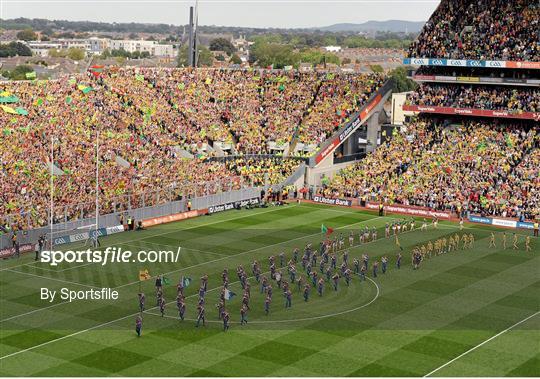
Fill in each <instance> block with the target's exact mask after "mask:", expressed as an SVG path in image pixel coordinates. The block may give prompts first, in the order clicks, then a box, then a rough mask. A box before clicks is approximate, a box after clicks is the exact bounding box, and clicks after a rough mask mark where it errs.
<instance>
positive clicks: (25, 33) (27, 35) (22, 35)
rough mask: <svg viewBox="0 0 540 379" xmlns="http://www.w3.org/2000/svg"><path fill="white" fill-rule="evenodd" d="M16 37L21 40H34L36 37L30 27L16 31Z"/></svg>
mask: <svg viewBox="0 0 540 379" xmlns="http://www.w3.org/2000/svg"><path fill="white" fill-rule="evenodd" d="M17 38H18V39H20V40H22V41H35V40H37V38H38V37H37V34H36V33H34V31H33V30H32V29H24V30H21V31H20V32H19V33H17Z"/></svg>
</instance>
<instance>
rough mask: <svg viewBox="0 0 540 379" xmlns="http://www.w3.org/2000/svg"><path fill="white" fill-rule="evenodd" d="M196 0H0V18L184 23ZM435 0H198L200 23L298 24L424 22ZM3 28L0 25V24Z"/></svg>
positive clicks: (434, 4) (314, 25)
mask: <svg viewBox="0 0 540 379" xmlns="http://www.w3.org/2000/svg"><path fill="white" fill-rule="evenodd" d="M194 3H195V0H0V18H4V19H11V18H17V17H27V18H46V19H56V20H70V21H85V20H89V21H103V22H119V23H120V22H144V23H165V24H175V25H183V24H187V22H188V17H189V13H188V12H189V6H190V5H194ZM438 3H439V0H327V1H323V0H292V1H286V0H199V25H221V26H247V27H259V28H267V27H279V28H301V27H317V26H319V27H320V26H327V25H332V24H337V23H343V22H347V23H349V22H350V23H362V22H365V21H369V20H378V21H385V20H392V19H394V20H408V21H425V20H427V19H428V18H429V16H430V15H431V14H432V13H433V11H434V10H435V8H436V7H437V5H438ZM0 27H1V25H0Z"/></svg>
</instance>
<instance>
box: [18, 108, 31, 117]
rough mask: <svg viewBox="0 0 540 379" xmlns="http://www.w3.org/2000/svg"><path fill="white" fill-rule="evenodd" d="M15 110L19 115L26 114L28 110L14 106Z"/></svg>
mask: <svg viewBox="0 0 540 379" xmlns="http://www.w3.org/2000/svg"><path fill="white" fill-rule="evenodd" d="M15 112H17V114H19V115H21V116H28V111H27V110H26V109H24V108H21V107H17V108H15Z"/></svg>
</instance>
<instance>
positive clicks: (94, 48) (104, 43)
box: [88, 37, 109, 55]
mask: <svg viewBox="0 0 540 379" xmlns="http://www.w3.org/2000/svg"><path fill="white" fill-rule="evenodd" d="M108 47H109V39H108V38H98V37H91V38H89V39H88V49H89V51H88V52H89V53H90V54H92V55H94V54H101V53H102V52H103V50H105V49H107V48H108Z"/></svg>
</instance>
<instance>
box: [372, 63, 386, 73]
mask: <svg viewBox="0 0 540 379" xmlns="http://www.w3.org/2000/svg"><path fill="white" fill-rule="evenodd" d="M369 68H370V69H371V71H373V72H377V73H383V72H384V68H382V66H381V65H380V64H372V65H369Z"/></svg>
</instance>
